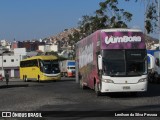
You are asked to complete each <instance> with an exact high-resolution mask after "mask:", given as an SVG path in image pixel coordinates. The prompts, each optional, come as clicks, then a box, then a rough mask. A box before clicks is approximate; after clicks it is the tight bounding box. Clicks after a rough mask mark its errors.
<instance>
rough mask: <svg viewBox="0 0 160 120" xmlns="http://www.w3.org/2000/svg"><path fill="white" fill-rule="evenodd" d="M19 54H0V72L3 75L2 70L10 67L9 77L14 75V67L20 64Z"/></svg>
mask: <svg viewBox="0 0 160 120" xmlns="http://www.w3.org/2000/svg"><path fill="white" fill-rule="evenodd" d="M20 60H21V55H14V56H0V68H1V70H0V74H2V75H3V76H4V70H5V69H7V68H9V69H11V77H14V68H18V67H19V66H20Z"/></svg>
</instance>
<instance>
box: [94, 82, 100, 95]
mask: <svg viewBox="0 0 160 120" xmlns="http://www.w3.org/2000/svg"><path fill="white" fill-rule="evenodd" d="M94 90H95V93H96V95H97V96H101V92H100V84H97V83H95V84H94Z"/></svg>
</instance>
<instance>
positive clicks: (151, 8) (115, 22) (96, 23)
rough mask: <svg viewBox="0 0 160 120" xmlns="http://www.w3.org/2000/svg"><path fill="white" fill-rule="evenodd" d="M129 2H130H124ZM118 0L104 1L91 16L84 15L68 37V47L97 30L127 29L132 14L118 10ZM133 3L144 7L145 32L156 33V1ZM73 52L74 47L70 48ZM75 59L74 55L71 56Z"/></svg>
mask: <svg viewBox="0 0 160 120" xmlns="http://www.w3.org/2000/svg"><path fill="white" fill-rule="evenodd" d="M125 1H126V2H130V1H131V0H125ZM119 2H121V1H120V0H104V2H100V3H99V9H98V10H96V11H95V14H94V15H93V16H89V15H84V16H82V19H81V20H80V22H79V23H78V26H79V27H78V29H79V30H77V31H75V33H73V34H71V35H69V36H68V37H69V45H71V46H74V44H75V43H76V42H78V41H79V40H81V39H83V38H84V37H86V36H88V35H89V34H91V33H93V32H94V31H96V30H98V29H103V28H127V27H128V26H127V23H128V22H130V21H131V20H132V16H133V15H132V13H129V12H128V11H126V10H124V9H123V8H118V4H119ZM135 2H139V3H144V5H145V6H146V12H145V13H144V15H145V16H146V18H145V21H144V22H145V26H144V27H145V30H146V32H147V33H148V34H149V33H153V32H158V31H159V30H160V29H159V27H160V26H159V25H158V22H157V21H158V18H159V17H158V12H157V8H158V0H135ZM72 50H73V51H75V47H72ZM73 55H74V57H75V53H74V54H73Z"/></svg>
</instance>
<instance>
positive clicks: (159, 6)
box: [158, 0, 160, 50]
mask: <svg viewBox="0 0 160 120" xmlns="http://www.w3.org/2000/svg"><path fill="white" fill-rule="evenodd" d="M158 40H159V50H160V1H159V0H158Z"/></svg>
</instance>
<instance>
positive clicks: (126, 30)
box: [100, 28, 142, 32]
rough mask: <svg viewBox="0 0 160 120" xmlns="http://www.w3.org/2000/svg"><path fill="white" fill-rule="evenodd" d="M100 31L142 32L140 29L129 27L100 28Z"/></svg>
mask: <svg viewBox="0 0 160 120" xmlns="http://www.w3.org/2000/svg"><path fill="white" fill-rule="evenodd" d="M100 31H101V32H142V30H140V29H129V28H112V29H102V30H100Z"/></svg>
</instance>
